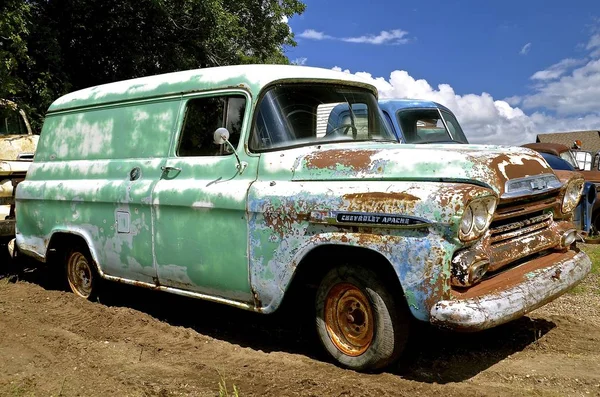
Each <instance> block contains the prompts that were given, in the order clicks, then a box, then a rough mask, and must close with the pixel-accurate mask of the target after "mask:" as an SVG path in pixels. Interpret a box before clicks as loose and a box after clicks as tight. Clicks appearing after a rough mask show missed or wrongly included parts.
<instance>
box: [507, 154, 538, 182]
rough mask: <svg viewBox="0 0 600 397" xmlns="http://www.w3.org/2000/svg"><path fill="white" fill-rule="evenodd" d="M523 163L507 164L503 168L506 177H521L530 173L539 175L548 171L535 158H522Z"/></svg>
mask: <svg viewBox="0 0 600 397" xmlns="http://www.w3.org/2000/svg"><path fill="white" fill-rule="evenodd" d="M522 161H523V164H522V165H521V164H507V165H506V166H505V168H504V171H505V172H506V176H507V177H508V179H516V178H522V177H524V176H530V175H541V174H545V173H548V168H546V167H544V166H543V165H542V164H540V162H539V161H536V160H526V159H523V160H522Z"/></svg>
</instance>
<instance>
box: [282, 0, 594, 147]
mask: <svg viewBox="0 0 600 397" xmlns="http://www.w3.org/2000/svg"><path fill="white" fill-rule="evenodd" d="M305 3H306V5H307V8H306V12H305V13H304V14H303V15H301V16H296V17H294V18H292V19H291V20H290V21H289V24H290V27H291V29H292V31H293V32H294V34H295V37H296V41H297V42H298V46H297V47H294V48H291V49H289V50H288V52H287V55H288V56H289V58H290V59H291V60H296V62H297V63H300V64H305V65H308V66H318V67H324V68H334V67H337V68H340V69H342V70H346V71H348V72H350V73H357V74H360V75H362V76H363V77H365V78H367V79H370V80H372V81H371V82H372V83H374V84H376V85H377V86H378V88H379V89H380V95H381V96H382V97H390V96H391V97H405V96H410V97H421V98H426V99H433V100H437V101H438V102H442V103H444V104H445V105H446V106H448V107H450V108H451V109H452V110H453V111H454V112H455V113H457V115H458V116H459V118H460V121H461V123H462V124H463V127H464V129H465V130H466V132H467V134H468V136H469V138H470V139H471V140H472V141H474V142H481V143H507V144H520V143H525V142H528V141H532V140H534V139H535V134H536V133H538V132H557V131H568V130H577V129H600V1H598V0H574V1H570V2H565V1H556V0H547V1H542V0H539V1H535V0H521V1H514V0H508V1H507V0H505V1H503V2H492V1H481V0H479V1H475V0H454V1H452V0H446V1H437V0H436V1H428V2H414V1H413V2H405V1H393V2H392V1H387V2H382V1H379V2H377V1H370V2H365V1H355V0H345V1H337V0H329V1H316V0H306V1H305Z"/></svg>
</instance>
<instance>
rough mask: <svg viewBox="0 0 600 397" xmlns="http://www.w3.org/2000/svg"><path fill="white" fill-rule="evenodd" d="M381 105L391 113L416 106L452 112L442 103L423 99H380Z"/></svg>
mask: <svg viewBox="0 0 600 397" xmlns="http://www.w3.org/2000/svg"><path fill="white" fill-rule="evenodd" d="M379 106H380V107H381V108H383V109H385V110H388V111H390V113H393V112H394V111H396V110H400V109H414V108H432V109H433V108H439V109H443V110H446V111H449V112H450V109H448V108H447V107H446V106H444V105H442V104H440V103H437V102H433V101H428V100H423V99H410V98H406V99H380V100H379Z"/></svg>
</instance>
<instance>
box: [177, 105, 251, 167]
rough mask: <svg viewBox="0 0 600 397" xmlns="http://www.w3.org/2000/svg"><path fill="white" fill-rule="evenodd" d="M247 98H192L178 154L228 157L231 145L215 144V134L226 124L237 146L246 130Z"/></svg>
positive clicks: (232, 140) (186, 114)
mask: <svg viewBox="0 0 600 397" xmlns="http://www.w3.org/2000/svg"><path fill="white" fill-rule="evenodd" d="M245 109H246V98H245V97H244V96H242V95H229V96H221V97H207V98H196V99H191V100H189V101H188V103H187V105H186V109H185V117H184V120H183V130H182V132H181V139H180V140H179V147H178V148H177V155H178V156H181V157H187V156H224V155H228V154H231V149H229V146H228V145H215V144H214V143H213V133H214V132H215V130H216V129H217V128H220V127H225V128H227V130H228V131H229V142H231V144H232V145H233V146H234V147H237V145H238V143H239V141H240V133H241V132H242V122H243V120H244V111H245Z"/></svg>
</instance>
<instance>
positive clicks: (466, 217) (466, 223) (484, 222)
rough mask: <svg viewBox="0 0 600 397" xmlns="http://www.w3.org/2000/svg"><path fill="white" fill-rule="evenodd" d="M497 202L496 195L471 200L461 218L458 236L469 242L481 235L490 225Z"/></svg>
mask: <svg viewBox="0 0 600 397" xmlns="http://www.w3.org/2000/svg"><path fill="white" fill-rule="evenodd" d="M497 204H498V199H497V198H496V197H494V196H486V197H480V198H476V199H473V200H471V201H470V202H469V204H467V206H466V207H465V210H464V211H463V214H462V216H461V218H460V223H459V227H458V238H459V239H460V240H461V241H463V242H467V241H472V240H476V239H478V238H479V237H481V236H482V235H483V234H484V233H485V232H486V231H487V229H488V228H489V227H490V223H491V222H492V218H493V216H494V212H495V211H496V205H497Z"/></svg>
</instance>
